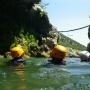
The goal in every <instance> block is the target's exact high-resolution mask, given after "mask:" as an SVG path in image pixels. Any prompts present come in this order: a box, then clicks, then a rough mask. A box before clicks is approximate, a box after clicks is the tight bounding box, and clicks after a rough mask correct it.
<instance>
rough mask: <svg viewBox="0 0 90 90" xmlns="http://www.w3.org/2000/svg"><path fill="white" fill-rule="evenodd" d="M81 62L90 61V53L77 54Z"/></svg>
mask: <svg viewBox="0 0 90 90" xmlns="http://www.w3.org/2000/svg"><path fill="white" fill-rule="evenodd" d="M78 55H79V56H80V59H81V61H90V53H89V52H88V51H81V52H78Z"/></svg>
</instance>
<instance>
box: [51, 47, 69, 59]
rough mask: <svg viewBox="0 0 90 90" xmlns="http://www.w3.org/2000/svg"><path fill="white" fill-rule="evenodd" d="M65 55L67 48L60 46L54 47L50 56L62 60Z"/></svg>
mask: <svg viewBox="0 0 90 90" xmlns="http://www.w3.org/2000/svg"><path fill="white" fill-rule="evenodd" d="M66 55H67V48H66V47H64V46H61V45H55V46H54V48H53V49H52V51H51V53H50V56H51V57H54V58H58V59H61V60H63V59H64V58H65V57H66Z"/></svg>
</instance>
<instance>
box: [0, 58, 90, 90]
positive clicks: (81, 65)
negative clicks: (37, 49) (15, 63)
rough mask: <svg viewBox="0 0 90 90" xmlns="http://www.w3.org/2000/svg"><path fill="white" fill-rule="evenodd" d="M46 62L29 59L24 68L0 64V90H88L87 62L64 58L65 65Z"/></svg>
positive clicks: (89, 68) (89, 71) (89, 76)
mask: <svg viewBox="0 0 90 90" xmlns="http://www.w3.org/2000/svg"><path fill="white" fill-rule="evenodd" d="M47 60H48V58H31V60H30V61H29V60H27V63H26V65H25V67H24V68H15V67H12V66H6V65H1V64H0V90H90V64H89V62H88V63H85V62H80V59H79V58H66V59H65V60H66V65H53V64H47ZM1 61H2V60H1ZM2 64H3V62H2Z"/></svg>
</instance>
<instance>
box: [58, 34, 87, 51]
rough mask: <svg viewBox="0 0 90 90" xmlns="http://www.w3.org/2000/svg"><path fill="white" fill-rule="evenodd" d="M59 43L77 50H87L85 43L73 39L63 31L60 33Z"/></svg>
mask: <svg viewBox="0 0 90 90" xmlns="http://www.w3.org/2000/svg"><path fill="white" fill-rule="evenodd" d="M58 43H59V44H61V45H63V46H66V47H70V48H72V49H75V50H86V47H85V46H84V45H82V44H80V43H78V42H76V41H74V40H72V39H71V38H69V37H67V36H65V35H63V34H62V33H60V35H59V38H58Z"/></svg>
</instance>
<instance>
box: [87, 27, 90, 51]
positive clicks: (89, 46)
mask: <svg viewBox="0 0 90 90" xmlns="http://www.w3.org/2000/svg"><path fill="white" fill-rule="evenodd" d="M88 38H89V39H90V26H89V28H88ZM87 50H88V51H89V52H90V42H89V43H88V45H87Z"/></svg>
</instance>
